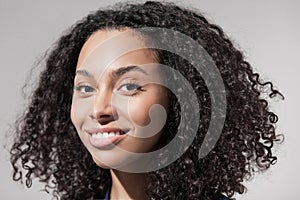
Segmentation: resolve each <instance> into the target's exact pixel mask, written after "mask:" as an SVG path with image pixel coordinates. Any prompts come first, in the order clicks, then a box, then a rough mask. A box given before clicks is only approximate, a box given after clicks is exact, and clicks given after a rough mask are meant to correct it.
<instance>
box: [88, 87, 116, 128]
mask: <svg viewBox="0 0 300 200" xmlns="http://www.w3.org/2000/svg"><path fill="white" fill-rule="evenodd" d="M111 97H112V94H111V92H109V91H108V90H106V89H104V88H103V89H101V91H100V90H99V91H98V93H97V94H96V95H95V98H94V107H93V113H92V116H91V117H92V119H95V120H97V121H98V122H99V123H100V124H101V125H105V124H108V123H110V122H112V121H114V120H115V118H116V117H117V115H116V111H115V109H114V106H113V105H112V99H111Z"/></svg>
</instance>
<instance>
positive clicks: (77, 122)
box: [71, 99, 89, 131]
mask: <svg viewBox="0 0 300 200" xmlns="http://www.w3.org/2000/svg"><path fill="white" fill-rule="evenodd" d="M88 105H89V103H88V102H85V101H83V100H78V99H74V100H73V101H72V105H71V121H72V123H73V124H74V126H75V127H76V129H77V131H78V129H79V128H81V125H82V124H83V122H84V121H85V119H86V117H88V114H89V112H88V111H89V106H88Z"/></svg>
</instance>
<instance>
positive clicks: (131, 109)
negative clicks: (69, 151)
mask: <svg viewBox="0 0 300 200" xmlns="http://www.w3.org/2000/svg"><path fill="white" fill-rule="evenodd" d="M124 31H126V30H105V31H104V30H101V31H97V32H95V33H93V34H92V35H91V37H90V38H89V39H88V40H87V41H86V43H85V44H84V46H83V47H82V49H81V51H80V55H79V58H78V62H77V67H76V76H75V80H74V94H73V99H72V106H71V120H72V122H73V124H74V126H75V127H76V130H77V132H78V134H79V137H80V139H81V140H82V142H83V144H84V145H85V147H86V148H87V150H88V151H89V152H90V153H91V155H92V157H93V160H94V161H95V163H96V164H97V165H99V166H101V167H103V168H110V167H114V166H118V165H120V164H122V163H123V162H125V161H128V158H129V157H128V153H121V152H120V149H122V150H125V151H128V152H134V153H145V152H149V151H151V150H153V149H154V148H155V145H156V144H157V142H158V140H159V139H160V136H161V134H162V128H163V125H164V123H163V124H162V123H160V124H159V123H158V124H155V123H152V122H154V121H156V122H165V118H164V117H165V116H164V115H163V114H161V113H160V114H159V113H156V115H155V114H154V116H151V119H150V117H149V112H150V113H151V110H150V109H151V108H152V109H153V108H154V107H155V106H157V105H160V107H158V108H164V109H165V113H167V109H168V98H167V91H166V88H164V87H163V86H161V85H160V84H155V83H161V82H162V77H161V76H160V74H159V66H158V65H155V64H157V61H156V59H155V56H154V53H153V52H152V51H151V50H149V49H145V48H144V49H140V48H143V47H145V44H144V42H143V41H142V40H141V37H140V36H138V35H137V33H134V32H133V31H131V33H130V34H127V35H125V36H122V37H118V36H120V35H121V34H122V33H124ZM127 31H128V30H127ZM115 36H117V37H115ZM115 38H117V39H115ZM132 47H135V48H136V47H137V48H138V49H137V50H134V51H130V48H132ZM126 48H128V52H127V53H125V54H122V55H121V56H120V54H119V55H118V52H119V53H120V52H121V51H120V49H123V50H124V49H125V50H126ZM123 50H122V52H124V51H123ZM149 63H152V64H150V65H147V66H146V65H145V64H149ZM161 106H163V107H161ZM156 108H157V107H156ZM159 118H162V119H159ZM155 119H156V120H155ZM149 125H151V126H152V128H151V126H150V128H149ZM158 126H159V127H158ZM151 131H152V132H153V133H151ZM118 149H119V150H118Z"/></svg>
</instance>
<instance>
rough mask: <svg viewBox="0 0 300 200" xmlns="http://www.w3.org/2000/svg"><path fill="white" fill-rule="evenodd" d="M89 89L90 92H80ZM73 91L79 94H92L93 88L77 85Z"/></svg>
mask: <svg viewBox="0 0 300 200" xmlns="http://www.w3.org/2000/svg"><path fill="white" fill-rule="evenodd" d="M87 88H88V89H91V90H92V91H88V92H87V91H82V89H87ZM75 90H76V91H77V92H79V93H81V94H87V93H90V92H93V91H94V88H93V87H91V86H89V85H78V86H76V87H75Z"/></svg>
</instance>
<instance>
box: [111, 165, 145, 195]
mask: <svg viewBox="0 0 300 200" xmlns="http://www.w3.org/2000/svg"><path fill="white" fill-rule="evenodd" d="M110 173H111V178H112V187H111V193H110V199H147V197H146V193H145V191H144V189H145V187H146V185H147V181H146V174H144V173H127V172H121V171H118V170H115V169H111V170H110Z"/></svg>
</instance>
